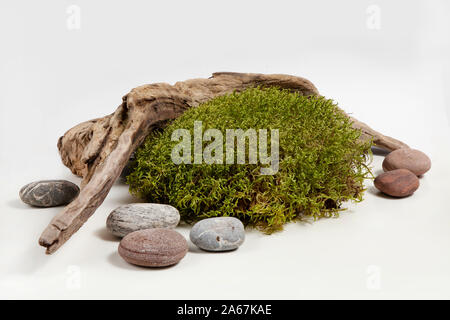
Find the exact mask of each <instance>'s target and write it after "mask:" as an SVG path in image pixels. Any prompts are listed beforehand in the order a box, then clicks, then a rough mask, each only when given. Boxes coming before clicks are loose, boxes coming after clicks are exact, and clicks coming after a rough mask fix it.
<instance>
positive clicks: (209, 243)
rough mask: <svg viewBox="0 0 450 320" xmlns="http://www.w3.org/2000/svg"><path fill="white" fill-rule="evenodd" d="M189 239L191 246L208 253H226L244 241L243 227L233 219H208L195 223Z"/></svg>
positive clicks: (238, 221)
mask: <svg viewBox="0 0 450 320" xmlns="http://www.w3.org/2000/svg"><path fill="white" fill-rule="evenodd" d="M189 237H190V239H191V241H192V243H193V244H195V245H196V246H197V247H199V248H200V249H203V250H208V251H228V250H233V249H236V248H238V247H239V246H240V245H241V244H242V243H243V242H244V240H245V231H244V225H243V224H242V222H241V221H240V220H239V219H236V218H233V217H217V218H208V219H204V220H201V221H199V222H197V223H196V224H195V225H194V226H193V227H192V229H191V232H190V234H189Z"/></svg>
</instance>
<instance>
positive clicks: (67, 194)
mask: <svg viewBox="0 0 450 320" xmlns="http://www.w3.org/2000/svg"><path fill="white" fill-rule="evenodd" d="M79 193H80V188H78V186H77V185H76V184H74V183H72V182H70V181H67V180H42V181H36V182H31V183H29V184H27V185H26V186H24V187H22V189H20V191H19V196H20V199H22V201H23V202H25V203H26V204H29V205H31V206H35V207H55V206H61V205H65V204H68V203H70V202H71V201H72V200H73V199H75V198H76V197H77V196H78V194H79Z"/></svg>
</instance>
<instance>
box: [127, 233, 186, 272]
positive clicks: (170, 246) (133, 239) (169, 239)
mask: <svg viewBox="0 0 450 320" xmlns="http://www.w3.org/2000/svg"><path fill="white" fill-rule="evenodd" d="M187 251H188V243H187V241H186V239H185V238H184V237H183V236H182V235H181V234H179V233H178V232H176V231H175V230H172V229H162V228H156V229H146V230H139V231H135V232H132V233H129V234H127V235H126V236H125V237H124V238H123V239H122V241H120V244H119V255H120V256H121V257H122V258H123V259H124V260H125V261H126V262H128V263H131V264H135V265H138V266H143V267H166V266H170V265H173V264H176V263H178V262H179V261H180V260H181V259H183V257H184V256H185V255H186V253H187Z"/></svg>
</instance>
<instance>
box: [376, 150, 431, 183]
mask: <svg viewBox="0 0 450 320" xmlns="http://www.w3.org/2000/svg"><path fill="white" fill-rule="evenodd" d="M430 168H431V160H430V158H428V156H427V155H426V154H425V153H423V152H422V151H419V150H415V149H409V148H404V149H397V150H394V151H392V152H391V153H389V154H388V155H387V156H386V158H384V161H383V170H384V171H391V170H395V169H408V170H409V171H411V172H412V173H414V174H415V175H416V176H421V175H423V174H424V173H425V172H427V171H428V170H430Z"/></svg>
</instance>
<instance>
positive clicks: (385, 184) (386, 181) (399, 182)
mask: <svg viewBox="0 0 450 320" xmlns="http://www.w3.org/2000/svg"><path fill="white" fill-rule="evenodd" d="M374 184H375V187H376V188H377V189H378V190H380V191H381V192H383V193H385V194H387V195H390V196H393V197H399V198H401V197H407V196H410V195H412V194H413V193H414V191H416V190H417V188H419V184H420V182H419V179H418V178H417V176H416V175H415V174H414V173H412V172H411V171H409V170H407V169H396V170H392V171H388V172H384V173H382V174H380V175H379V176H378V177H376V178H375V181H374Z"/></svg>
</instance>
